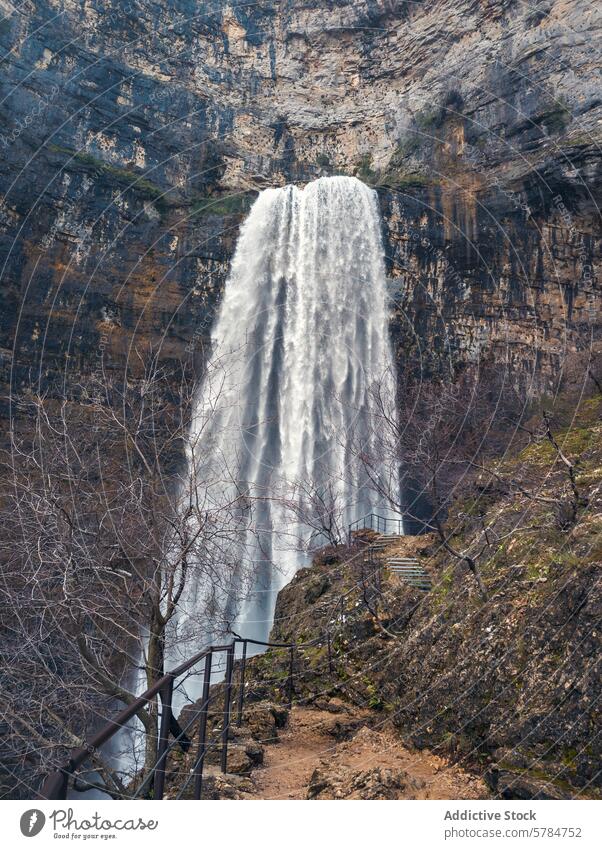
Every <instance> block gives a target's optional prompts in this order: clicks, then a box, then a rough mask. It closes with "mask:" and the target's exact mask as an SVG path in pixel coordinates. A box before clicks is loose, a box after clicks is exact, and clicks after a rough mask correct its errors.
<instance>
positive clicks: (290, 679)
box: [288, 646, 295, 710]
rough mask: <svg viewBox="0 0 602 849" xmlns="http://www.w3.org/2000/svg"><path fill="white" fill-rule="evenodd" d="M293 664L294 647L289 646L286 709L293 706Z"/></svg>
mask: <svg viewBox="0 0 602 849" xmlns="http://www.w3.org/2000/svg"><path fill="white" fill-rule="evenodd" d="M294 665H295V647H294V646H291V647H290V659H289V664H288V709H289V710H290V709H291V708H292V706H293V673H294Z"/></svg>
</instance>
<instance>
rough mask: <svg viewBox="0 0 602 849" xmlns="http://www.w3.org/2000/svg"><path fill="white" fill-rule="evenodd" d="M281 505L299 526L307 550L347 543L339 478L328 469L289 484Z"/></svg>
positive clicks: (301, 545)
mask: <svg viewBox="0 0 602 849" xmlns="http://www.w3.org/2000/svg"><path fill="white" fill-rule="evenodd" d="M282 504H283V506H284V509H285V511H286V512H287V513H288V514H289V515H290V516H291V517H292V518H293V519H294V521H295V523H296V524H297V525H298V527H299V528H300V534H299V539H298V540H297V544H298V545H299V546H300V547H302V548H303V549H304V550H310V551H311V550H313V549H316V548H321V547H322V546H324V545H332V546H335V547H336V546H339V545H343V544H344V543H345V540H346V535H347V533H346V527H345V506H346V505H345V503H344V499H343V495H342V493H341V488H340V486H339V485H338V481H337V480H336V479H335V478H334V477H333V475H332V474H331V473H330V472H329V470H328V469H324V470H321V471H319V472H318V473H315V474H314V475H313V476H312V478H302V479H298V480H296V481H294V482H292V483H290V484H287V485H286V491H285V492H284V494H283V496H282Z"/></svg>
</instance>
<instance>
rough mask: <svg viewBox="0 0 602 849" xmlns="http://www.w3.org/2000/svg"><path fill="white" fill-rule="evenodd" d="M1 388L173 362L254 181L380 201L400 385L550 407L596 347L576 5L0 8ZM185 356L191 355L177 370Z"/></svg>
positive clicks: (593, 86)
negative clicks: (350, 181) (468, 370)
mask: <svg viewBox="0 0 602 849" xmlns="http://www.w3.org/2000/svg"><path fill="white" fill-rule="evenodd" d="M0 9H2V13H3V15H5V17H3V19H2V21H1V23H0V45H1V47H2V55H3V59H2V69H3V73H2V80H1V82H0V86H1V88H2V98H1V106H0V109H1V113H0V114H1V120H2V132H1V136H0V145H1V147H2V160H1V162H0V200H1V205H0V234H1V235H0V238H1V243H0V244H1V245H2V254H3V257H4V262H3V271H2V275H3V276H2V284H3V285H2V337H3V341H2V343H1V344H2V357H3V369H2V383H3V387H4V389H3V393H2V394H3V396H4V400H3V410H4V412H6V395H7V394H8V392H9V390H10V391H12V393H17V394H18V393H20V392H22V391H24V390H26V389H27V387H30V386H32V385H34V386H35V385H37V383H38V381H41V383H42V384H44V383H45V382H50V383H55V382H56V381H59V382H60V383H63V381H64V382H65V384H66V385H67V386H69V385H70V384H71V383H72V382H73V381H75V380H77V379H78V375H79V374H80V373H84V374H86V373H89V372H94V371H95V370H96V369H98V367H99V361H100V360H101V359H102V360H103V362H104V364H105V366H107V367H108V368H111V369H115V370H117V371H123V370H124V369H126V370H127V373H128V376H129V377H130V378H135V377H136V376H137V374H138V373H139V370H140V365H139V361H138V359H137V358H136V356H133V353H134V352H135V351H136V350H140V349H143V348H144V347H145V346H146V345H148V344H152V345H153V346H155V347H161V356H162V357H163V359H164V360H166V361H175V360H179V359H182V358H184V359H189V358H190V357H191V354H192V353H193V352H194V350H195V349H197V350H198V348H199V344H198V343H199V342H201V341H202V338H203V335H204V333H205V332H206V329H207V327H208V325H209V324H210V321H211V317H212V313H213V309H214V306H215V303H216V301H217V296H218V294H219V291H220V289H221V287H222V286H223V282H224V277H225V274H226V271H227V266H228V260H229V257H230V256H231V253H232V249H233V245H234V242H235V238H236V233H237V227H238V224H239V222H240V216H241V213H242V212H243V211H244V209H245V208H246V206H247V205H248V203H249V200H250V198H251V197H252V193H253V191H254V190H256V189H257V188H260V187H262V186H265V185H274V184H282V183H284V182H287V181H299V182H303V181H307V180H310V179H313V178H315V177H317V176H319V175H320V174H331V173H355V174H357V176H359V177H360V178H362V179H364V180H365V181H366V182H369V183H371V184H373V185H375V186H378V187H379V192H380V196H381V200H382V208H383V213H384V221H385V240H386V248H387V255H388V262H389V268H390V275H391V278H392V283H391V290H392V294H393V295H394V297H395V298H396V302H397V319H396V323H395V328H394V330H395V338H396V342H397V346H398V349H399V354H400V357H401V358H402V360H406V359H409V361H410V362H411V364H412V367H413V368H417V367H419V368H421V369H426V372H427V373H428V372H430V371H431V370H433V369H438V368H441V366H442V365H443V366H444V367H447V366H448V365H449V364H450V363H452V364H458V363H462V362H466V361H477V360H478V359H479V358H483V357H485V358H487V357H493V358H495V360H496V361H499V362H507V363H508V364H509V365H511V366H512V368H513V371H514V373H515V374H516V375H521V374H522V375H524V376H526V377H527V378H529V379H530V380H531V376H534V378H533V381H534V385H535V386H536V388H538V389H545V390H551V389H552V388H553V387H554V386H555V385H556V384H557V382H558V379H559V376H560V372H561V370H562V368H563V366H564V364H565V363H566V362H567V358H569V357H570V356H573V355H576V354H577V353H578V352H579V351H587V350H589V347H590V345H591V342H592V340H593V341H594V343H595V342H596V341H597V340H599V333H600V326H599V325H600V304H599V263H600V251H601V244H600V242H601V239H600V229H599V216H598V211H597V206H596V203H597V200H599V195H600V156H599V142H600V122H601V120H602V105H601V104H602V97H601V95H600V79H599V70H598V66H599V55H598V53H597V45H599V43H600V29H601V16H600V12H599V11H597V10H596V9H595V8H594V7H593V6H592V5H591V4H590V3H587V2H585V0H576V2H571V3H567V2H565V0H543V2H540V3H538V4H537V5H536V7H533V5H531V6H529V8H528V9H525V6H524V4H520V3H518V2H513V0H505V1H504V2H499V1H498V2H489V0H456V1H455V2H453V3H452V2H450V0H439V2H427V3H418V4H416V3H406V2H399V1H398V0H390V1H388V0H385V2H376V1H375V0H374V1H373V0H369V2H360V3H358V2H355V0H354V2H351V0H339V2H336V3H325V2H322V0H307V2H303V3H288V2H274V0H264V2H260V3H257V4H253V5H252V6H249V5H248V4H244V3H237V2H234V3H225V2H221V0H217V2H212V3H203V4H200V3H194V2H190V0H176V2H171V3H164V2H145V3H143V4H138V3H127V2H125V3H122V2H109V3H100V2H97V0H90V2H86V3H81V2H74V0H60V2H58V1H57V2H55V0H53V1H52V2H37V3H34V2H30V3H26V4H24V5H22V6H21V7H20V10H19V11H18V12H15V11H11V10H12V7H11V6H9V4H7V3H5V2H4V0H0ZM192 361H193V362H194V358H193V359H192Z"/></svg>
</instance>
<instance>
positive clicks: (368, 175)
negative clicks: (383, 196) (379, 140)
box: [354, 153, 377, 185]
mask: <svg viewBox="0 0 602 849" xmlns="http://www.w3.org/2000/svg"><path fill="white" fill-rule="evenodd" d="M354 174H355V176H356V177H357V178H358V179H360V180H362V181H363V182H364V183H368V185H374V182H375V180H376V179H377V172H376V171H374V170H373V168H372V154H371V153H364V154H363V156H361V157H360V159H359V160H358V162H357V163H356V166H355V169H354Z"/></svg>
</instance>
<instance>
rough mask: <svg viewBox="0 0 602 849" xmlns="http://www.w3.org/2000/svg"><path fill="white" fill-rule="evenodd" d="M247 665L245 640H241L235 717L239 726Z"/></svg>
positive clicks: (240, 723)
mask: <svg viewBox="0 0 602 849" xmlns="http://www.w3.org/2000/svg"><path fill="white" fill-rule="evenodd" d="M246 666H247V641H246V640H243V643H242V658H241V660H240V679H239V682H238V686H239V690H238V717H237V718H236V724H237V725H238V727H239V728H240V726H241V725H242V709H243V703H244V700H245V669H246Z"/></svg>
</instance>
